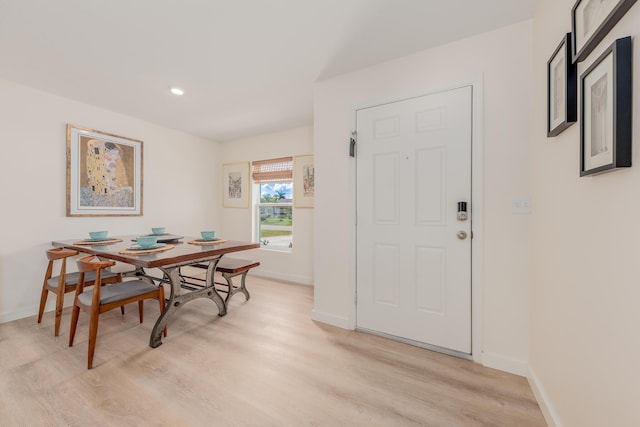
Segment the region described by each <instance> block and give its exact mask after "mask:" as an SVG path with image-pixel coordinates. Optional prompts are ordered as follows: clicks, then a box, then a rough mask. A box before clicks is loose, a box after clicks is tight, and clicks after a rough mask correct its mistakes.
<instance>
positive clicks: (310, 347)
mask: <svg viewBox="0 0 640 427" xmlns="http://www.w3.org/2000/svg"><path fill="white" fill-rule="evenodd" d="M248 281H249V288H250V291H251V295H252V298H251V300H250V301H249V302H244V296H243V295H240V294H238V295H236V296H234V298H233V299H232V301H231V305H230V309H229V314H228V315H227V316H225V317H218V316H217V315H214V314H213V313H215V312H216V307H215V305H214V304H213V302H211V301H209V300H195V301H192V302H190V303H188V304H187V305H185V306H183V307H182V309H181V310H180V311H179V312H178V314H177V315H176V316H175V317H174V318H173V319H172V320H171V321H170V322H169V325H168V326H169V336H168V337H167V338H165V339H164V340H163V342H164V343H163V345H161V346H160V347H158V348H156V349H151V348H150V347H149V346H148V345H147V344H148V341H149V334H150V331H151V328H152V326H153V323H154V321H155V319H156V318H157V315H158V308H157V305H156V304H154V303H152V302H148V303H147V304H146V307H145V316H146V317H145V319H146V321H145V323H143V324H139V323H138V320H137V307H136V306H135V305H130V306H128V307H127V314H125V315H124V316H121V315H120V312H119V310H113V311H111V312H109V313H107V314H104V315H102V316H101V320H100V329H99V331H98V344H97V348H96V356H95V359H94V369H92V370H87V369H86V357H87V334H88V319H87V315H86V313H81V317H80V323H79V326H78V333H77V335H76V343H75V345H74V347H72V348H69V347H67V340H68V334H69V331H68V328H69V319H70V312H69V309H66V311H65V313H64V317H63V321H62V327H61V334H60V337H58V338H55V337H54V336H53V313H51V312H49V313H46V314H45V318H44V320H43V323H42V324H41V325H38V324H37V323H36V318H35V317H30V318H26V319H21V320H17V321H14V322H9V323H5V324H2V325H0V425H1V426H3V427H8V426H93V425H101V426H418V425H420V426H447V427H451V426H509V427H512V426H517V427H522V426H544V425H546V424H545V422H544V419H543V417H542V414H541V412H540V409H539V408H538V405H537V404H536V402H535V399H534V397H533V394H532V392H531V389H530V388H529V385H528V384H527V381H526V379H524V378H521V377H517V376H514V375H510V374H506V373H503V372H500V371H496V370H492V369H488V368H483V367H482V366H479V365H477V364H474V363H473V362H470V361H467V360H461V359H457V358H454V357H451V356H446V355H442V354H439V353H434V352H431V351H428V350H424V349H421V348H416V347H413V346H409V345H406V344H402V343H398V342H394V341H389V340H385V339H383V338H380V337H376V336H372V335H368V334H363V333H359V332H354V331H346V330H343V329H339V328H335V327H331V326H327V325H324V324H320V323H315V322H313V321H312V320H310V313H311V308H312V300H313V288H311V287H306V286H300V285H293V284H287V283H280V282H277V281H271V280H266V279H262V278H258V277H251V276H250V277H249V280H248ZM37 298H38V295H34V299H37Z"/></svg>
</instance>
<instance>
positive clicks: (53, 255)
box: [47, 248, 78, 261]
mask: <svg viewBox="0 0 640 427" xmlns="http://www.w3.org/2000/svg"><path fill="white" fill-rule="evenodd" d="M75 255H78V251H74V250H73V249H67V248H52V249H49V250H47V259H48V260H49V261H55V260H57V259H61V258H68V257H70V256H75Z"/></svg>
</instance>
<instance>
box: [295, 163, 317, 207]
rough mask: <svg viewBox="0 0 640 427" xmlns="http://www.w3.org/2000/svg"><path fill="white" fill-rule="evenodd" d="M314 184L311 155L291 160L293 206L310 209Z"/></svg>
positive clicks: (313, 167) (313, 194)
mask: <svg viewBox="0 0 640 427" xmlns="http://www.w3.org/2000/svg"><path fill="white" fill-rule="evenodd" d="M315 190H316V183H315V166H314V162H313V154H306V155H304V156H295V157H294V158H293V206H294V207H296V208H312V207H313V205H314V203H313V199H314V196H315Z"/></svg>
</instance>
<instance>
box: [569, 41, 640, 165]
mask: <svg viewBox="0 0 640 427" xmlns="http://www.w3.org/2000/svg"><path fill="white" fill-rule="evenodd" d="M632 61H633V58H632V41H631V37H624V38H621V39H617V40H616V41H615V42H613V44H611V46H609V47H608V48H607V49H606V50H605V51H604V52H603V53H602V55H600V57H598V59H596V60H595V61H594V63H593V64H592V65H591V66H590V67H589V68H588V69H587V70H585V72H584V73H583V74H582V75H581V76H580V94H581V102H580V176H586V175H594V174H600V173H603V172H609V171H611V170H614V169H617V168H625V167H630V166H631V131H632V117H631V114H632V111H631V109H632V80H633V76H632V72H633V62H632Z"/></svg>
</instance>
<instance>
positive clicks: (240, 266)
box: [181, 257, 260, 303]
mask: <svg viewBox="0 0 640 427" xmlns="http://www.w3.org/2000/svg"><path fill="white" fill-rule="evenodd" d="M259 265H260V262H259V261H254V260H249V259H240V258H227V257H223V258H222V259H220V261H219V262H218V265H217V266H216V271H219V272H220V273H221V274H222V277H224V279H225V281H226V283H225V282H216V281H214V283H215V284H216V285H222V286H224V287H225V289H222V290H220V291H221V292H225V293H226V294H227V296H226V298H225V300H224V301H225V303H228V302H229V299H231V297H232V296H233V295H235V294H237V293H238V292H242V293H243V294H244V296H245V298H246V300H247V301H248V300H249V298H251V295H250V294H249V291H248V290H247V286H246V279H247V273H249V270H251V269H252V268H254V267H258V266H259ZM189 267H195V268H200V269H204V270H206V269H207V268H208V267H209V265H208V264H193V265H190V266H189ZM240 275H241V276H242V277H241V278H240V284H239V285H237V284H234V283H233V278H234V277H236V276H240ZM181 277H182V279H183V281H184V283H185V286H187V287H189V286H198V284H197V283H194V282H193V281H196V282H204V279H201V278H198V277H193V276H187V275H183V274H181Z"/></svg>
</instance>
